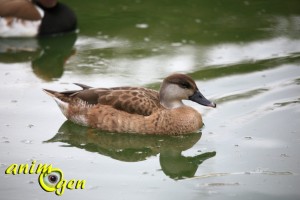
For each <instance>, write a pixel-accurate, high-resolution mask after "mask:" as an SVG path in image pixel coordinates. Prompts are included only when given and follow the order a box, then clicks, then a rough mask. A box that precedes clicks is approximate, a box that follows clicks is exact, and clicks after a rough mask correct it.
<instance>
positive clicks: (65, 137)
mask: <svg viewBox="0 0 300 200" xmlns="http://www.w3.org/2000/svg"><path fill="white" fill-rule="evenodd" d="M200 138H201V134H199V133H195V134H190V135H185V136H161V135H135V134H113V133H105V132H100V131H97V130H95V129H91V128H87V127H83V126H79V125H76V124H74V123H72V122H70V121H66V122H65V123H64V124H63V125H62V126H61V127H60V129H59V130H58V133H57V134H56V135H55V136H54V137H53V138H52V139H50V140H48V141H45V142H63V143H67V144H69V145H70V146H74V147H78V148H81V149H85V150H87V151H90V152H98V153H100V154H102V155H105V156H108V157H111V158H113V159H116V160H120V161H126V162H138V161H142V160H146V159H147V158H148V157H150V156H155V155H157V154H160V164H161V168H162V170H163V172H164V173H165V174H166V175H167V176H169V177H170V178H172V179H183V178H186V177H193V176H194V175H195V173H196V171H197V169H198V167H199V165H200V164H201V163H202V162H203V161H205V160H207V159H209V158H211V157H214V156H215V155H216V152H207V153H202V154H199V155H196V156H184V155H182V151H185V150H188V149H190V148H191V147H193V146H194V145H195V144H196V143H197V142H198V140H199V139H200Z"/></svg>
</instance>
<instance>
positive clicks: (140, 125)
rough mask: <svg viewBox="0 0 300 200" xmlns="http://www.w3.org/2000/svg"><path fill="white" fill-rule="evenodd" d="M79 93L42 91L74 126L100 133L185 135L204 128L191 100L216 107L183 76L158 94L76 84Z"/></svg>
mask: <svg viewBox="0 0 300 200" xmlns="http://www.w3.org/2000/svg"><path fill="white" fill-rule="evenodd" d="M75 85H77V86H79V87H81V89H80V90H71V91H63V92H57V91H53V90H49V89H43V90H44V92H46V93H47V94H48V95H50V96H51V97H52V98H54V100H55V101H56V103H57V104H58V106H59V108H60V110H61V111H62V113H63V115H64V116H65V117H66V118H67V119H68V120H70V121H72V122H73V123H76V124H79V125H82V126H87V127H91V128H95V129H99V130H101V131H106V132H114V133H135V134H153V135H155V134H156V135H184V134H189V133H195V132H198V131H199V130H200V128H201V127H202V126H203V122H202V116H201V114H200V113H199V112H198V111H197V110H196V109H194V108H192V107H190V106H187V105H185V104H184V103H183V100H190V101H193V102H196V103H198V104H201V105H203V106H208V107H213V108H215V107H216V104H215V103H214V102H212V101H209V100H208V99H207V98H205V97H204V96H203V94H202V93H201V92H200V91H199V89H198V87H197V85H196V83H195V81H194V80H193V79H192V78H191V77H190V76H188V75H186V74H179V73H175V74H171V75H169V76H167V77H166V78H165V79H164V80H163V82H162V83H161V86H160V89H159V91H156V90H153V89H148V88H144V87H128V86H123V87H112V88H94V87H91V86H87V85H84V84H79V83H75Z"/></svg>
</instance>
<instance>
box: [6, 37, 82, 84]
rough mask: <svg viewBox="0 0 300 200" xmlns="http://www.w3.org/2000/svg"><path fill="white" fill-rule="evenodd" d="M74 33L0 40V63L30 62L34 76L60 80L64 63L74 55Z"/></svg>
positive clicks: (46, 79) (47, 79)
mask: <svg viewBox="0 0 300 200" xmlns="http://www.w3.org/2000/svg"><path fill="white" fill-rule="evenodd" d="M76 39H77V34H76V33H69V34H63V35H57V36H47V37H46V36H45V37H39V38H0V63H20V62H31V66H32V70H33V72H34V74H35V75H36V76H37V77H39V78H40V79H43V80H45V81H51V80H53V79H57V78H60V77H61V76H62V75H63V72H64V65H65V63H66V61H67V60H68V59H69V58H70V57H71V56H72V55H73V54H75V49H74V47H73V46H74V44H75V41H76Z"/></svg>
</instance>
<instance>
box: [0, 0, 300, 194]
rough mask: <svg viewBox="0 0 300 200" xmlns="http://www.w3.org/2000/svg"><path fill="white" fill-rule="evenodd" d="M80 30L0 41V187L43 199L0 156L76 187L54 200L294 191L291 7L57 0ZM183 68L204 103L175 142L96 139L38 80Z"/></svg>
mask: <svg viewBox="0 0 300 200" xmlns="http://www.w3.org/2000/svg"><path fill="white" fill-rule="evenodd" d="M65 2H66V3H67V4H68V5H70V6H71V7H72V8H73V9H74V11H75V12H76V13H77V15H78V18H79V27H80V32H79V33H78V34H67V35H63V36H57V37H48V38H41V39H0V83H1V84H0V91H1V100H0V102H1V103H0V111H1V114H0V170H1V173H0V177H1V181H0V186H1V187H0V188H1V189H0V192H1V196H3V197H5V199H29V198H30V199H42V198H47V199H49V198H55V197H56V195H55V194H54V193H51V192H50V193H46V192H45V191H43V190H42V189H41V187H40V186H39V182H38V175H36V174H25V175H6V174H5V173H4V172H5V170H6V169H7V168H8V167H9V166H10V165H11V164H13V163H16V164H25V163H28V164H31V163H32V161H33V160H36V163H48V164H52V165H53V166H54V167H57V168H60V169H61V170H62V171H63V172H64V177H65V179H66V180H71V179H76V180H78V179H85V180H86V187H85V189H83V190H66V191H65V192H64V194H63V195H62V196H61V197H59V198H62V199H83V198H88V199H108V198H110V199H129V198H130V199H171V198H172V199H183V198H184V199H299V198H300V192H299V189H298V187H299V184H300V179H299V173H300V157H299V151H300V145H299V144H300V132H299V130H300V125H299V119H300V118H299V116H300V115H299V111H300V106H299V102H300V96H299V94H300V86H299V84H300V68H299V66H300V36H299V31H300V10H299V8H300V5H299V2H298V1H296V0H295V1H292V0H288V1H284V2H282V1H272V2H271V1H240V2H233V1H217V0H215V1H203V2H198V1H192V0H189V1H167V0H165V1H114V2H105V1H95V0H94V1H89V3H88V4H87V3H85V2H82V1H77V0H74V1H72V2H67V1H65ZM173 72H182V73H187V74H189V75H191V76H192V77H193V78H194V79H195V80H196V83H197V85H198V86H199V88H200V90H201V91H202V93H203V94H204V95H205V96H206V97H207V98H208V99H211V100H214V101H215V102H216V103H217V104H218V106H217V108H216V109H211V108H205V107H201V106H199V105H197V104H194V103H192V102H185V103H186V104H188V105H190V106H193V107H194V108H195V109H197V110H198V111H199V112H201V113H202V115H203V119H204V123H205V127H204V128H202V130H201V132H200V133H197V134H192V135H190V136H185V137H167V136H141V135H130V134H129V135H127V134H111V133H102V132H98V131H95V130H92V129H88V128H84V127H80V126H77V125H74V124H72V123H70V122H65V118H64V117H63V115H62V114H61V113H60V111H59V109H58V107H57V105H56V104H55V102H54V101H53V100H52V99H50V98H49V97H48V96H47V95H46V94H44V93H43V92H42V88H48V89H54V90H65V89H77V87H76V86H74V85H73V84H72V83H74V82H79V83H85V84H87V85H91V86H99V87H112V86H120V85H135V86H145V87H150V88H153V89H158V88H159V83H160V82H161V81H162V79H163V78H164V77H165V76H167V75H169V74H170V73H173Z"/></svg>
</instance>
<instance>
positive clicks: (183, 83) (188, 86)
mask: <svg viewBox="0 0 300 200" xmlns="http://www.w3.org/2000/svg"><path fill="white" fill-rule="evenodd" d="M179 86H180V87H181V88H183V89H189V88H191V85H190V84H189V83H187V82H182V83H180V84H179Z"/></svg>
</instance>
